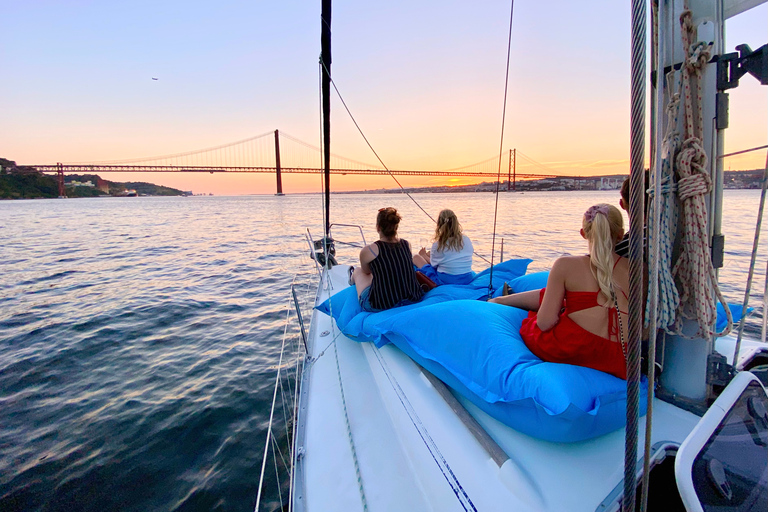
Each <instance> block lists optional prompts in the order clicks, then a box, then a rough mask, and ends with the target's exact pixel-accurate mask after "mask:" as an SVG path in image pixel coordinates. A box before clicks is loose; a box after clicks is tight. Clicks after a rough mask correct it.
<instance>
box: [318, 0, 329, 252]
mask: <svg viewBox="0 0 768 512" xmlns="http://www.w3.org/2000/svg"><path fill="white" fill-rule="evenodd" d="M320 18H321V23H322V31H321V33H320V48H321V53H320V60H321V63H322V64H321V65H322V77H323V79H322V96H323V169H324V171H325V236H326V237H328V236H329V235H330V229H331V215H330V208H331V0H323V3H322V13H321V15H320Z"/></svg>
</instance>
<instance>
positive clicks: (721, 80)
mask: <svg viewBox="0 0 768 512" xmlns="http://www.w3.org/2000/svg"><path fill="white" fill-rule="evenodd" d="M736 50H737V51H738V53H736V52H734V53H726V54H725V55H721V56H720V58H719V59H718V60H717V90H718V91H725V90H727V89H733V88H734V87H737V86H738V85H739V79H740V78H741V77H743V76H744V75H746V74H747V73H749V74H750V75H752V76H754V77H755V78H756V79H757V80H758V81H759V82H760V83H761V84H762V85H768V45H766V44H764V45H763V46H761V47H760V48H758V49H757V50H755V51H752V49H751V48H750V47H749V45H746V44H740V45H739V46H737V47H736Z"/></svg>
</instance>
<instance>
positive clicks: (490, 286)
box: [488, 0, 515, 299]
mask: <svg viewBox="0 0 768 512" xmlns="http://www.w3.org/2000/svg"><path fill="white" fill-rule="evenodd" d="M514 12H515V0H512V2H511V6H510V8H509V36H508V38H507V71H506V74H505V76H504V105H503V107H502V109H501V137H500V140H499V170H498V175H497V177H496V200H495V204H494V207H493V238H492V240H491V272H490V276H489V281H488V298H489V299H490V298H491V295H493V256H494V253H495V251H496V218H497V215H498V211H499V181H500V180H501V154H502V152H503V151H504V123H505V122H506V118H507V91H508V90H509V56H510V53H511V51H512V18H513V15H514Z"/></svg>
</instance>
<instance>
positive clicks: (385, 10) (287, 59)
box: [0, 0, 768, 193]
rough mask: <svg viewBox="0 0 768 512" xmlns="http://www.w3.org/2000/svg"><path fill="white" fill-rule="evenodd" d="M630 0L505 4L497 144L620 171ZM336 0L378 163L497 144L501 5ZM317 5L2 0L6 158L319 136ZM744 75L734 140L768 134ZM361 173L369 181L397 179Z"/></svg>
mask: <svg viewBox="0 0 768 512" xmlns="http://www.w3.org/2000/svg"><path fill="white" fill-rule="evenodd" d="M629 4H630V3H629V1H628V0H627V1H625V2H618V1H615V0H595V1H591V2H567V1H564V0H560V1H550V2H541V1H534V0H528V1H522V0H518V1H517V2H516V3H515V22H514V26H513V38H512V66H511V70H510V79H511V82H510V99H509V104H508V111H507V116H508V118H507V122H508V124H507V132H506V133H507V135H506V141H507V142H506V143H505V148H511V147H517V148H519V149H520V150H521V151H523V152H524V153H525V154H527V155H530V156H531V157H533V158H534V159H536V160H538V161H539V162H543V163H545V164H547V165H549V164H551V165H553V166H557V168H566V169H567V168H571V169H580V168H582V167H581V166H583V165H587V164H594V163H596V162H617V163H616V165H615V166H613V167H611V168H609V169H608V172H613V170H614V168H615V169H620V168H623V167H626V165H625V164H622V163H621V162H624V161H625V160H626V159H627V158H628V157H627V154H628V150H627V147H628V142H627V141H628V125H629V123H628V112H629V107H628V94H629V92H628V91H629V42H630V40H629V23H630V18H629V16H630V14H629ZM333 8H334V12H333V37H334V39H333V75H334V79H335V81H336V83H337V85H338V86H339V88H340V89H341V92H342V94H344V96H345V99H346V101H347V103H348V104H349V105H350V107H351V108H352V110H353V113H354V114H355V116H356V117H357V119H358V121H359V122H360V123H361V125H362V126H363V128H364V130H365V131H366V134H367V135H368V137H369V139H370V140H371V142H372V143H373V144H374V146H375V147H376V149H377V151H378V152H379V153H380V154H381V155H382V157H383V158H384V161H385V162H386V163H387V164H388V165H390V166H391V167H393V168H401V169H442V168H452V167H459V166H462V165H466V164H470V163H474V162H477V161H480V160H483V159H485V158H488V157H490V156H492V155H493V154H495V153H496V152H497V151H498V145H499V128H500V123H501V106H502V98H503V86H504V65H505V59H506V37H507V24H508V20H509V3H508V2H498V1H488V0H479V1H475V2H466V1H462V2H459V1H441V2H437V1H415V0H413V1H401V0H391V1H388V2H378V3H376V4H373V3H371V2H353V1H351V0H336V1H335V2H334V7H333ZM319 15H320V2H319V1H312V2H308V1H296V0H287V1H281V2H266V1H261V2H254V1H249V2H245V1H219V2H200V1H183V2H182V1H132V2H127V1H123V2H118V1H38V0H25V1H17V0H2V1H1V2H0V17H1V18H2V19H3V36H2V43H0V68H1V69H2V70H3V80H2V81H0V141H2V142H0V156H2V157H5V158H11V159H14V160H17V161H18V162H20V163H47V162H56V161H64V162H67V161H100V160H115V159H122V158H126V159H128V158H136V157H143V156H149V155H155V154H167V153H175V152H182V151H188V150H194V149H198V148H204V147H209V146H215V145H218V144H224V143H227V142H232V141H235V140H239V139H243V138H247V137H249V136H253V135H257V134H260V133H264V132H267V131H270V130H274V129H280V130H281V131H285V132H287V133H289V134H291V135H293V136H295V137H298V138H300V139H302V140H305V141H307V142H310V143H314V144H317V143H318V141H319V99H318V65H317V61H318V56H319V52H320V44H319V32H320V22H319ZM728 37H729V45H728V46H729V48H733V46H735V45H736V44H739V43H744V42H746V43H749V44H750V45H751V46H752V48H757V47H759V46H761V45H762V44H765V42H766V41H767V40H768V8H767V7H766V5H763V6H761V7H759V8H758V9H756V10H753V11H751V12H749V13H746V14H744V15H741V16H739V17H737V18H735V19H734V20H732V21H729V25H728ZM152 77H157V78H158V80H157V81H154V80H152ZM742 84H743V85H742V86H741V87H740V88H739V89H738V90H737V91H733V93H732V99H731V101H732V105H731V110H732V117H731V126H732V127H733V128H732V129H731V130H730V132H729V134H728V139H727V141H728V142H727V144H728V148H729V149H730V150H736V149H742V148H744V147H752V146H756V145H761V144H765V143H766V142H765V141H766V139H767V138H768V93H766V87H759V86H758V85H757V82H756V81H755V80H754V79H752V78H749V77H748V78H745V79H743V80H742ZM332 119H333V125H334V139H333V140H334V145H333V150H334V152H335V153H338V154H341V155H344V156H347V157H349V158H353V159H357V160H362V161H369V162H371V161H374V158H373V156H372V155H371V154H370V152H369V150H368V149H367V148H366V146H365V145H364V142H363V141H362V140H361V139H360V137H359V136H358V135H357V134H356V132H355V130H354V127H353V126H352V124H351V122H350V121H349V119H348V118H347V117H346V114H344V113H343V112H342V110H341V107H340V105H339V104H338V102H337V101H334V111H333V115H332ZM760 158H763V159H764V155H762V156H761V157H760ZM752 162H753V161H752V160H750V161H748V162H747V163H750V164H751V163H752ZM739 163H743V162H734V163H733V165H737V164H739ZM761 165H762V164H761ZM622 166H623V167H622ZM750 167H752V168H753V167H757V165H750ZM564 173H566V172H564ZM133 179H137V177H136V176H134V177H133ZM141 179H146V180H151V181H155V182H160V183H163V184H169V185H172V186H180V187H181V188H187V189H188V188H193V189H196V190H198V191H201V192H202V191H206V192H208V191H210V192H216V193H242V192H248V193H256V192H269V191H271V187H272V182H273V179H272V178H269V177H265V176H263V177H254V176H248V177H242V176H219V175H217V176H216V179H215V181H214V180H213V179H209V178H207V177H206V178H205V181H204V182H201V181H199V180H201V179H203V178H201V177H194V176H189V175H186V176H168V175H157V174H156V175H143V176H142V177H141ZM286 180H287V182H286V188H287V189H288V190H300V189H301V190H313V189H315V188H317V183H316V181H317V180H315V179H314V178H312V179H311V180H308V178H306V177H297V176H292V177H287V178H286ZM369 181H371V182H375V183H372V184H371V186H370V187H364V188H378V187H381V186H387V187H389V186H392V185H393V184H392V183H390V182H387V181H384V180H378V181H377V180H372V179H369ZM305 182H306V183H305ZM406 183H407V184H410V182H408V181H406ZM414 183H415V182H414ZM419 183H425V182H424V180H422V181H421V182H419ZM184 185H186V186H184ZM340 185H341V186H342V187H344V188H360V187H359V185H360V183H359V182H355V181H352V180H351V179H347V181H344V180H342V181H341V182H340Z"/></svg>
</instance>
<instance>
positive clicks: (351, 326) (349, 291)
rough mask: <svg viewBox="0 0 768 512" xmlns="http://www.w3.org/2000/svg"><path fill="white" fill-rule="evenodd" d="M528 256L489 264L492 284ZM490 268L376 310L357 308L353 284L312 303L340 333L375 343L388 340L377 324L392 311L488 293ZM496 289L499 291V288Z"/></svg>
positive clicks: (511, 274) (517, 272)
mask: <svg viewBox="0 0 768 512" xmlns="http://www.w3.org/2000/svg"><path fill="white" fill-rule="evenodd" d="M531 261H532V260H530V259H513V260H507V261H505V262H503V263H499V264H497V265H495V266H494V268H493V283H494V287H495V288H498V290H501V288H502V286H503V285H504V282H505V281H511V280H513V279H515V278H517V277H520V276H522V275H524V274H525V271H526V269H527V268H528V265H529V264H530V263H531ZM489 274H490V269H486V270H485V271H483V272H481V273H479V274H477V275H476V276H475V278H474V279H473V280H472V282H471V283H470V284H466V285H456V284H446V285H443V286H438V287H437V288H434V289H433V290H430V291H429V292H427V293H426V294H425V295H424V298H423V299H422V300H421V302H418V303H416V304H411V305H409V306H403V307H399V308H394V309H389V310H386V311H382V312H380V313H368V312H366V311H362V310H361V309H360V303H359V302H358V300H357V291H356V290H355V287H354V286H350V287H348V288H345V289H344V290H342V291H340V292H338V293H336V295H333V296H332V297H331V298H329V299H328V300H326V301H325V302H323V303H322V304H320V305H319V306H317V307H316V309H318V310H319V311H322V312H323V313H325V314H327V315H329V316H332V317H333V318H335V319H336V325H338V327H339V329H341V330H342V331H343V332H344V334H345V335H346V336H348V337H350V338H352V339H354V340H357V341H373V342H374V343H376V345H377V346H379V347H380V346H382V345H385V344H386V343H388V342H387V341H385V340H382V339H381V334H380V332H379V330H378V329H377V327H376V326H377V325H378V324H379V323H380V322H382V321H384V320H386V319H387V318H389V317H390V316H393V315H399V314H400V313H402V312H403V311H409V310H411V309H419V308H422V307H425V306H428V305H430V304H437V303H440V302H446V301H451V300H458V299H473V300H485V299H486V298H487V297H488V284H489V282H490V275H489ZM499 293H500V291H499Z"/></svg>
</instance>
